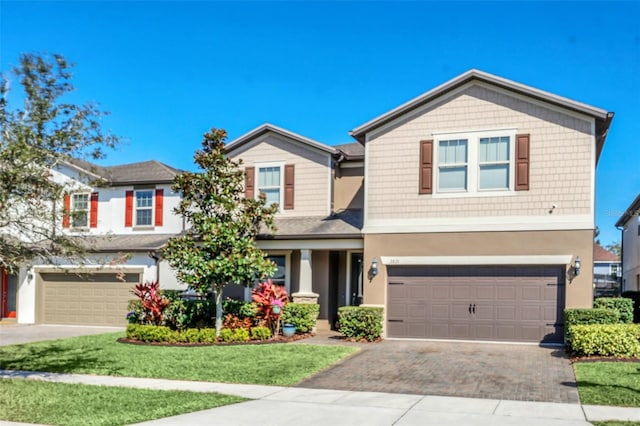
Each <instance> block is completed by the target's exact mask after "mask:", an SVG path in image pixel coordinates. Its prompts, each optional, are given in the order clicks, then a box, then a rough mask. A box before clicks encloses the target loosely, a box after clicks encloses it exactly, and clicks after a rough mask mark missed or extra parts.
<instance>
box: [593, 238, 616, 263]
mask: <svg viewBox="0 0 640 426" xmlns="http://www.w3.org/2000/svg"><path fill="white" fill-rule="evenodd" d="M593 261H594V262H619V261H620V258H619V257H618V256H617V255H616V254H615V253H611V252H610V251H609V250H607V249H606V248H604V247H602V246H601V245H600V244H598V243H593Z"/></svg>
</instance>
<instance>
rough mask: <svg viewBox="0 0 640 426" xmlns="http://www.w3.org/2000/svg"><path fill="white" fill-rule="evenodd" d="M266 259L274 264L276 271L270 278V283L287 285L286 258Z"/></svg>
mask: <svg viewBox="0 0 640 426" xmlns="http://www.w3.org/2000/svg"><path fill="white" fill-rule="evenodd" d="M267 259H269V260H270V261H272V262H273V263H275V264H276V270H275V272H274V273H273V277H271V281H272V282H273V283H274V284H278V285H286V283H287V269H286V261H287V260H286V256H284V255H277V256H267Z"/></svg>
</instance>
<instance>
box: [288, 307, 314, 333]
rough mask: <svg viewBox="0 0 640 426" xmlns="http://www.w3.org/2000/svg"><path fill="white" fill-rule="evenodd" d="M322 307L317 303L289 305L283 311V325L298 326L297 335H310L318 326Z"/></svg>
mask: <svg viewBox="0 0 640 426" xmlns="http://www.w3.org/2000/svg"><path fill="white" fill-rule="evenodd" d="M319 313H320V305H318V304H317V303H292V302H290V303H287V304H286V305H284V308H283V310H282V322H283V324H292V325H295V326H296V333H309V332H310V331H311V330H313V328H314V327H315V326H316V321H317V319H318V314H319Z"/></svg>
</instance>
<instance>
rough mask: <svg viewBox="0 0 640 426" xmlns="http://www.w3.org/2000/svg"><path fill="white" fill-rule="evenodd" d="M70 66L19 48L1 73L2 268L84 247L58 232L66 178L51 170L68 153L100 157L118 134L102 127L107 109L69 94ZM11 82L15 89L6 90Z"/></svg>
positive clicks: (71, 254)
mask: <svg viewBox="0 0 640 426" xmlns="http://www.w3.org/2000/svg"><path fill="white" fill-rule="evenodd" d="M71 68H72V65H70V64H69V63H67V61H66V60H65V59H64V58H63V57H62V56H60V55H52V56H48V55H39V54H22V55H21V56H20V61H19V65H18V66H16V67H14V68H13V69H11V70H10V71H8V72H6V73H5V72H4V71H3V72H2V73H0V134H1V135H0V269H6V270H9V271H12V272H15V271H17V270H18V269H19V267H20V266H21V265H22V264H24V263H26V262H28V261H31V260H32V259H35V258H41V259H43V260H45V261H48V262H50V263H54V262H55V259H56V258H60V257H62V258H66V259H80V258H82V254H83V253H84V252H85V249H84V247H83V245H82V242H81V239H78V238H72V237H70V236H69V235H68V234H65V233H64V232H62V229H61V228H62V218H63V216H64V215H68V214H69V212H65V211H64V209H63V207H62V204H63V202H62V200H63V194H64V193H65V192H67V191H68V189H69V187H68V185H69V184H67V183H65V182H64V181H61V180H56V179H54V178H52V171H53V170H55V169H56V168H57V167H58V166H59V165H60V164H61V163H62V162H64V161H66V160H68V159H69V158H70V157H75V158H91V159H98V158H102V157H103V156H104V149H105V148H111V147H113V146H114V145H115V144H116V143H117V142H118V138H117V137H116V136H114V135H112V134H110V133H109V132H105V131H103V130H102V128H101V125H100V118H101V117H102V116H104V115H106V113H105V112H103V111H100V110H99V109H98V108H97V106H96V105H94V104H92V103H88V104H84V105H78V104H74V103H71V102H68V101H67V98H66V97H65V96H66V95H68V94H69V93H70V92H72V91H73V90H74V87H73V85H72V84H71V72H70V70H71ZM10 83H11V85H12V86H14V87H15V88H17V89H19V90H18V92H17V93H11V96H10V93H9V87H10ZM10 100H11V101H14V103H15V101H16V100H17V101H19V102H21V103H22V105H21V106H20V105H19V104H18V105H13V104H11V103H10Z"/></svg>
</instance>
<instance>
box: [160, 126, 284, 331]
mask: <svg viewBox="0 0 640 426" xmlns="http://www.w3.org/2000/svg"><path fill="white" fill-rule="evenodd" d="M226 137H227V133H226V132H225V131H224V130H222V129H212V130H211V131H210V132H208V133H206V134H205V135H204V139H203V141H202V149H201V150H199V151H197V152H196V154H195V156H194V160H195V163H196V164H197V165H198V167H199V168H200V170H201V171H199V172H196V173H191V172H185V173H182V174H180V175H178V176H176V177H175V180H174V183H173V189H174V190H175V191H177V192H179V193H180V195H181V196H182V201H181V202H180V204H179V206H178V207H177V208H176V209H175V213H176V214H178V215H181V216H182V217H184V218H185V220H186V222H187V230H186V231H185V233H184V234H181V235H179V236H176V237H174V238H172V239H170V240H169V242H168V243H167V246H166V248H165V249H164V251H163V257H164V258H165V259H166V260H167V261H168V262H169V265H171V267H172V268H174V269H175V270H176V272H177V275H178V278H179V279H180V280H181V281H182V282H184V283H186V284H187V285H188V286H189V288H191V289H193V290H196V291H198V292H201V293H206V292H209V291H213V295H214V297H215V302H216V335H218V336H219V335H220V329H221V328H222V291H223V290H224V288H225V287H226V286H227V285H228V284H240V285H244V286H246V287H249V286H252V285H253V284H254V283H255V282H256V281H257V280H260V279H263V278H264V277H266V276H267V275H271V274H273V271H274V264H273V262H271V261H270V260H269V259H267V258H266V257H265V253H264V252H263V251H262V250H260V249H259V248H258V247H257V246H256V243H255V237H256V236H257V235H258V232H259V231H260V226H261V225H262V224H264V225H266V227H267V228H268V229H269V230H271V231H272V230H273V229H274V227H273V216H274V214H275V213H276V211H277V208H278V205H277V204H272V205H270V206H267V205H266V199H265V197H264V195H262V194H261V196H260V197H259V198H258V199H253V198H245V196H244V173H243V172H242V171H241V170H240V169H239V166H240V164H241V162H240V161H233V160H231V159H229V158H227V157H226V156H225V154H224V141H225V140H226Z"/></svg>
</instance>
